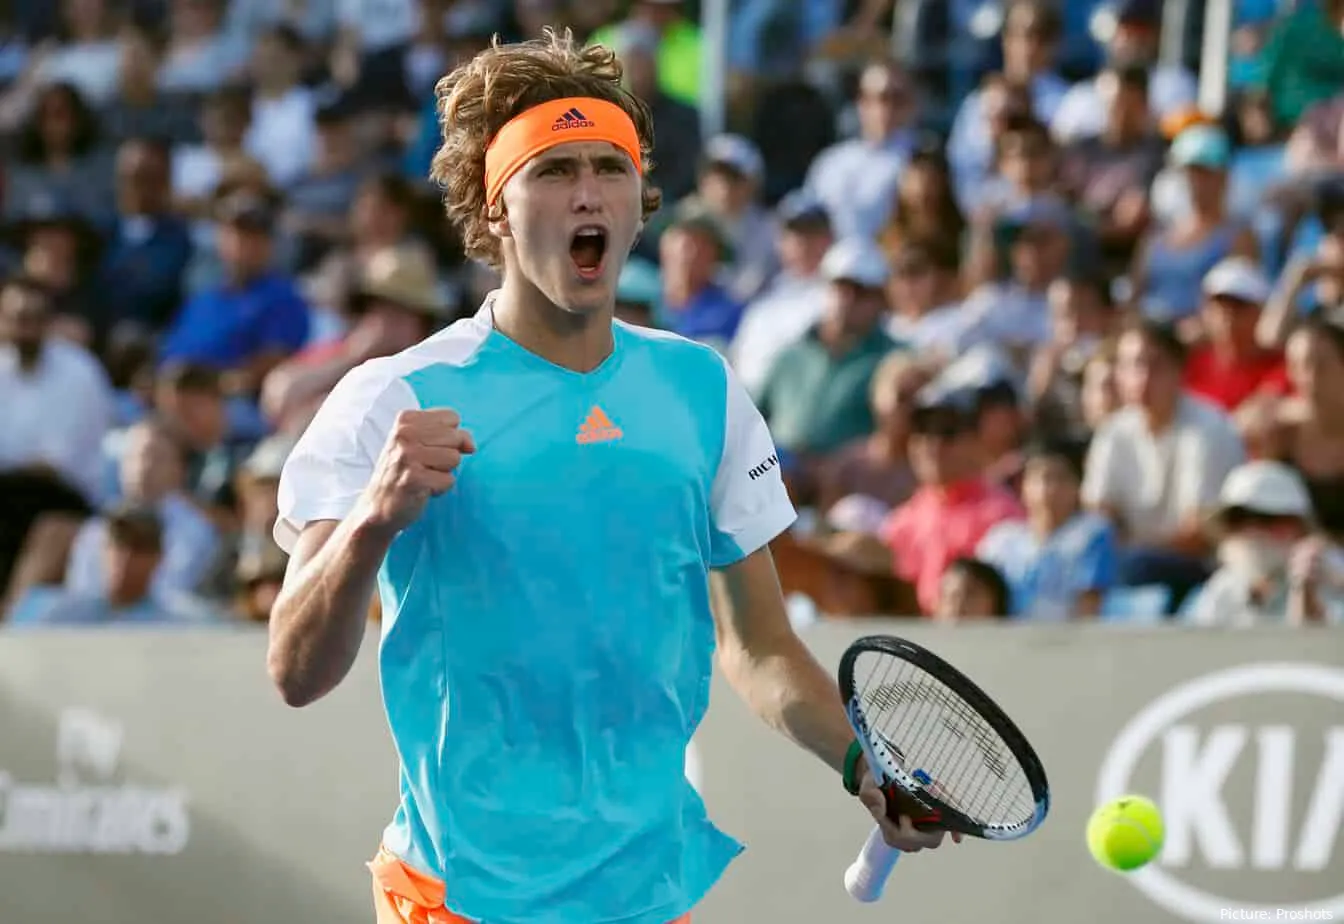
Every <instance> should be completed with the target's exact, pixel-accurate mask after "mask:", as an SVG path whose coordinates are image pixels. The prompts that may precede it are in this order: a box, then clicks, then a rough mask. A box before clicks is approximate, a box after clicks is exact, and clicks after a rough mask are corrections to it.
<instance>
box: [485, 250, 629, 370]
mask: <svg viewBox="0 0 1344 924" xmlns="http://www.w3.org/2000/svg"><path fill="white" fill-rule="evenodd" d="M511 277H512V278H511ZM613 312H614V306H613V309H612V310H602V311H595V312H591V313H588V314H576V313H574V312H571V311H565V310H563V309H561V308H557V307H556V306H555V304H554V303H552V302H551V301H550V299H548V298H546V296H545V295H543V294H542V293H541V292H540V291H538V290H537V288H536V287H535V286H532V285H529V284H528V283H527V282H526V281H520V280H518V279H517V276H516V275H514V274H506V275H505V278H504V282H503V284H502V285H501V286H500V289H499V293H498V294H497V295H496V296H495V302H494V308H493V314H494V319H495V328H496V329H497V330H499V332H500V333H502V334H504V336H506V337H508V338H509V339H510V340H512V341H513V342H514V343H516V344H518V345H519V346H520V347H522V348H523V349H525V350H527V351H528V352H529V353H534V354H536V355H537V356H540V357H541V358H542V359H544V360H546V361H547V362H550V363H554V364H555V365H557V366H560V367H562V368H565V369H572V370H574V371H575V372H591V371H592V370H594V369H596V368H597V367H598V366H600V365H602V362H603V361H604V360H605V359H606V358H607V357H608V356H610V355H611V351H612V345H613V340H612V333H611V319H612V314H613Z"/></svg>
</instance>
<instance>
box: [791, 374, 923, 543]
mask: <svg viewBox="0 0 1344 924" xmlns="http://www.w3.org/2000/svg"><path fill="white" fill-rule="evenodd" d="M932 378H933V373H932V370H931V368H930V367H929V366H928V365H927V364H925V363H922V362H921V361H920V359H919V356H918V355H917V354H916V353H914V352H904V351H902V352H896V353H891V354H888V355H887V356H886V357H885V358H884V359H883V360H882V362H881V364H879V365H878V367H877V369H876V370H875V371H874V372H873V382H872V389H871V392H872V394H871V401H872V408H873V420H874V422H875V428H874V430H873V432H872V433H871V434H869V435H867V436H862V437H859V438H858V439H856V440H853V441H852V442H850V443H847V444H845V446H843V447H842V448H841V449H839V450H838V451H837V452H835V453H833V454H831V455H830V456H829V457H827V459H826V460H825V461H824V462H823V463H822V464H821V466H820V467H819V469H818V471H817V476H816V507H817V509H818V511H820V512H821V513H822V514H823V515H825V514H827V513H829V512H830V511H831V510H832V509H833V508H834V507H835V506H836V505H837V504H839V503H841V502H843V501H844V500H845V499H846V498H852V497H856V496H857V497H864V498H870V499H872V500H874V501H876V502H877V503H878V504H880V505H881V506H880V509H881V510H882V511H883V515H884V516H885V512H886V511H890V510H892V509H894V508H896V507H899V506H900V505H901V504H903V503H905V502H906V501H907V500H909V499H910V496H911V495H912V494H913V493H914V492H915V488H916V486H917V485H916V481H915V473H914V470H913V469H912V468H911V467H910V455H909V448H910V421H911V412H912V410H913V409H914V406H915V399H916V397H917V396H918V394H919V392H920V389H922V388H924V386H926V385H927V384H928V383H929V382H930V381H931V380H932Z"/></svg>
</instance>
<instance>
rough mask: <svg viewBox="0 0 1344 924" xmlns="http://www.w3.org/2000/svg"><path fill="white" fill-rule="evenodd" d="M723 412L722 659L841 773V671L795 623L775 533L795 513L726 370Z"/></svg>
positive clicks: (715, 550)
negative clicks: (816, 652) (774, 549)
mask: <svg viewBox="0 0 1344 924" xmlns="http://www.w3.org/2000/svg"><path fill="white" fill-rule="evenodd" d="M727 386H728V395H727V420H726V423H725V439H724V448H723V453H722V455H721V457H720V461H719V468H718V472H717V475H716V477H715V479H714V486H713V490H712V492H711V498H710V504H711V508H712V509H711V516H712V520H713V526H714V540H713V547H712V549H711V560H710V565H711V567H712V568H713V569H714V570H713V572H712V574H711V579H710V580H711V592H712V597H713V603H714V621H715V630H716V635H717V637H718V655H719V664H720V666H721V667H722V669H723V673H724V676H725V677H726V678H727V680H728V681H729V683H731V684H732V686H733V688H734V689H735V690H737V692H738V694H739V695H740V696H742V698H743V699H744V700H745V701H746V702H747V704H748V706H750V707H751V709H752V711H753V712H755V713H756V714H757V715H759V716H760V717H761V718H762V719H763V720H764V721H765V722H767V723H768V724H769V725H771V726H772V727H774V728H776V729H778V730H779V731H781V732H783V733H784V734H785V735H787V736H788V737H789V738H791V739H793V740H794V741H796V742H797V743H798V744H799V745H801V746H802V747H804V748H806V749H807V750H809V751H811V752H812V753H814V754H816V755H817V756H818V757H820V758H821V759H822V760H823V761H825V762H826V763H827V764H829V765H830V766H831V767H833V768H834V769H835V770H836V772H837V773H839V772H841V771H842V770H843V768H844V761H845V752H846V751H847V750H848V748H849V745H850V743H851V742H852V741H853V740H854V733H853V731H852V730H851V729H850V727H849V722H848V720H847V719H846V717H845V713H844V709H843V707H842V705H841V702H840V693H839V690H838V688H837V686H836V682H835V679H834V678H833V677H832V676H831V674H830V672H828V671H826V670H825V669H824V668H823V667H822V666H821V665H820V664H818V663H817V660H816V659H815V658H814V657H813V656H812V653H811V652H810V651H809V650H808V649H807V647H806V646H805V645H804V644H803V643H802V641H801V640H800V639H799V638H798V636H797V635H796V634H795V633H794V631H793V626H792V625H791V624H790V622H789V617H788V613H787V611H786V609H785V606H784V593H783V590H782V589H781V587H780V583H779V576H778V574H777V573H776V571H775V563H774V559H773V557H772V556H771V554H770V547H769V542H770V541H771V540H772V539H774V538H775V537H776V536H778V535H779V534H780V533H782V532H783V531H784V530H786V529H788V528H789V527H790V526H791V525H792V524H793V522H794V520H795V519H796V517H797V514H796V513H795V512H794V509H793V504H792V502H791V501H790V500H789V494H788V491H787V490H786V489H785V486H784V480H783V478H782V476H781V474H780V465H779V460H778V456H777V454H776V451H775V446H774V441H773V440H772V439H771V437H770V432H769V429H768V428H767V427H766V424H765V420H764V419H763V418H762V416H761V414H760V413H759V412H758V411H757V410H756V407H755V405H753V404H752V401H751V399H750V397H748V395H747V392H746V390H745V389H744V388H743V386H742V385H741V383H740V382H738V380H737V379H736V377H735V376H733V374H732V373H731V372H729V374H728V383H727Z"/></svg>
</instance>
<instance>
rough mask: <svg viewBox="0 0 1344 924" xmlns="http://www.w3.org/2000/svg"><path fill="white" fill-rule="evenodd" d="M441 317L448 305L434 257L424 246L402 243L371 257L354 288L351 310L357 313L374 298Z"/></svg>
mask: <svg viewBox="0 0 1344 924" xmlns="http://www.w3.org/2000/svg"><path fill="white" fill-rule="evenodd" d="M375 299H376V300H378V301H385V302H392V303H393V304H395V305H399V306H401V307H402V308H406V309H409V310H411V311H415V312H418V313H420V314H426V315H429V316H431V317H440V316H442V315H443V314H444V312H445V310H446V308H447V306H446V305H445V304H444V301H443V297H442V296H441V295H440V293H439V281H438V274H437V273H436V272H435V267H434V260H433V258H432V257H430V255H429V254H428V252H426V250H425V249H424V248H423V247H420V246H418V245H414V244H399V245H396V246H394V247H388V248H385V249H383V250H380V251H379V252H377V253H376V254H374V255H373V256H372V257H370V258H369V262H368V264H367V265H366V266H365V267H364V272H363V274H362V276H361V278H360V280H359V283H358V285H357V286H356V287H355V291H354V293H353V298H352V303H351V310H353V311H354V312H356V313H358V312H360V311H362V310H363V309H364V308H365V307H366V306H367V304H368V303H369V302H370V301H373V300H375Z"/></svg>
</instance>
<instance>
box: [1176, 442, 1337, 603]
mask: <svg viewBox="0 0 1344 924" xmlns="http://www.w3.org/2000/svg"><path fill="white" fill-rule="evenodd" d="M1213 525H1214V528H1215V529H1216V531H1217V534H1218V561H1219V568H1218V570H1217V571H1215V572H1214V573H1213V575H1212V576H1211V577H1210V578H1209V580H1208V583H1207V584H1205V585H1204V586H1203V587H1202V588H1200V590H1199V592H1198V596H1196V597H1194V598H1193V602H1192V604H1191V605H1190V606H1189V608H1188V610H1187V611H1186V612H1187V616H1188V618H1189V620H1190V621H1191V622H1193V623H1195V624H1197V625H1203V626H1253V625H1264V624H1283V623H1287V622H1289V621H1290V619H1291V617H1290V613H1291V612H1293V611H1296V614H1297V618H1298V620H1301V619H1302V618H1303V617H1305V616H1306V615H1307V610H1308V606H1307V604H1306V601H1305V600H1303V599H1302V598H1303V597H1306V596H1308V595H1310V596H1311V597H1313V598H1314V599H1313V601H1312V603H1313V604H1314V605H1312V606H1311V607H1310V609H1311V610H1312V612H1311V616H1312V618H1313V620H1320V621H1329V622H1335V623H1338V622H1344V597H1342V596H1339V595H1338V593H1337V592H1335V590H1334V588H1332V587H1327V586H1326V585H1325V584H1324V583H1323V582H1322V581H1320V580H1319V577H1318V576H1316V575H1311V576H1310V577H1309V578H1308V575H1306V574H1303V575H1301V577H1302V578H1308V579H1307V580H1294V577H1295V575H1294V574H1293V573H1292V571H1293V569H1292V567H1291V564H1292V561H1293V558H1294V551H1295V549H1297V547H1299V546H1300V545H1302V544H1303V543H1304V542H1305V540H1306V539H1307V536H1308V534H1309V533H1310V531H1311V528H1312V510H1311V501H1310V499H1309V498H1308V496H1307V491H1306V487H1305V485H1303V483H1302V480H1301V479H1300V478H1299V477H1298V476H1297V473H1296V472H1294V471H1293V470H1292V469H1291V468H1289V467H1288V466H1286V465H1283V464H1281V463H1278V462H1248V463H1246V464H1245V465H1242V466H1239V467H1238V468H1237V469H1235V470H1234V471H1233V472H1232V473H1231V474H1229V475H1228V478H1227V481H1226V483H1225V484H1224V485H1223V489H1222V492H1221V495H1220V497H1219V508H1218V510H1217V511H1216V515H1215V517H1214V520H1213ZM1323 591H1324V592H1323ZM1294 598H1298V599H1294Z"/></svg>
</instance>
